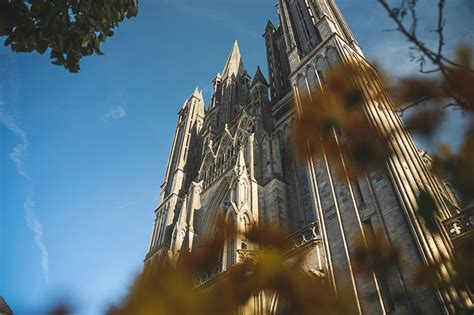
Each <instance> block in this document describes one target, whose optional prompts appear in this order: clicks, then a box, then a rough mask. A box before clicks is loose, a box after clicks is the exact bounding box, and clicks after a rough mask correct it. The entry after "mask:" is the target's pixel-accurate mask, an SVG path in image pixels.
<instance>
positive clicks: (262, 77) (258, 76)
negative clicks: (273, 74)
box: [251, 66, 270, 87]
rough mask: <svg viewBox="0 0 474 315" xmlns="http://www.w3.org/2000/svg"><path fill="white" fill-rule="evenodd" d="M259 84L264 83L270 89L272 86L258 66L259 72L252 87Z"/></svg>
mask: <svg viewBox="0 0 474 315" xmlns="http://www.w3.org/2000/svg"><path fill="white" fill-rule="evenodd" d="M258 82H262V83H263V84H264V85H265V86H266V87H269V86H270V85H269V84H268V82H267V80H265V76H264V75H263V73H262V71H261V70H260V67H259V66H257V72H256V73H255V75H254V77H253V81H252V85H251V86H254V85H255V84H257V83H258Z"/></svg>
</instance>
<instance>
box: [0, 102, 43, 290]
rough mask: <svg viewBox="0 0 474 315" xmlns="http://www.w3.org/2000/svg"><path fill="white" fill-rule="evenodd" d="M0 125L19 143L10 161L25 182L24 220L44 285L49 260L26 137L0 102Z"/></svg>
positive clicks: (13, 150)
mask: <svg viewBox="0 0 474 315" xmlns="http://www.w3.org/2000/svg"><path fill="white" fill-rule="evenodd" d="M0 124H1V125H3V126H4V127H5V128H6V129H8V130H9V131H11V132H12V133H13V134H14V135H15V136H16V137H17V138H18V139H19V141H20V142H19V143H18V144H17V145H15V146H14V147H13V149H12V150H11V152H10V155H9V156H10V159H11V160H12V161H13V163H15V166H16V169H17V171H18V173H19V174H20V175H21V176H22V177H23V178H24V179H25V180H26V182H27V189H26V190H27V192H26V198H25V202H24V204H23V210H24V213H25V220H26V223H27V225H28V228H29V229H30V230H31V231H32V232H33V236H34V238H35V243H36V245H37V246H38V248H39V250H40V253H41V267H42V269H43V276H44V278H45V281H46V283H48V282H49V259H48V249H47V248H46V244H45V242H44V240H43V227H42V225H41V223H40V221H39V219H38V217H37V216H36V214H35V212H34V206H35V203H34V199H33V192H34V189H33V183H32V180H31V178H30V177H29V176H28V173H27V171H26V168H25V164H24V155H25V154H26V152H27V150H28V145H29V144H28V137H27V135H26V132H25V131H24V130H23V129H21V128H20V127H19V126H18V125H17V123H16V122H15V120H14V119H13V117H12V116H10V115H9V114H8V113H7V112H6V109H5V103H4V102H3V101H0Z"/></svg>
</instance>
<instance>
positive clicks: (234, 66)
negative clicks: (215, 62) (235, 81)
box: [222, 40, 245, 78]
mask: <svg viewBox="0 0 474 315" xmlns="http://www.w3.org/2000/svg"><path fill="white" fill-rule="evenodd" d="M244 72H245V70H244V64H243V62H242V56H241V55H240V49H239V44H238V43H237V40H235V42H234V47H233V48H232V52H231V53H230V55H229V58H228V59H227V62H226V64H225V66H224V70H223V71H222V78H226V77H230V76H232V75H235V76H236V77H237V76H239V75H241V74H243V73H244Z"/></svg>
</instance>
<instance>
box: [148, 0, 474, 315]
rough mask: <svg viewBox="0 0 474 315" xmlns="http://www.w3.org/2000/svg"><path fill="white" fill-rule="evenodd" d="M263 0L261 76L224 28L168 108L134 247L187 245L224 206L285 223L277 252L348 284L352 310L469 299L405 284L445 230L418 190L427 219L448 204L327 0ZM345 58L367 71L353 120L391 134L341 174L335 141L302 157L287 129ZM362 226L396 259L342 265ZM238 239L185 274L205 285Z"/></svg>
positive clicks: (271, 302) (442, 250) (447, 251)
mask: <svg viewBox="0 0 474 315" xmlns="http://www.w3.org/2000/svg"><path fill="white" fill-rule="evenodd" d="M276 8H277V10H278V16H279V21H278V24H277V26H276V27H275V26H274V24H273V23H272V22H268V24H267V26H266V28H265V32H264V38H265V43H266V48H267V62H268V69H269V77H270V80H269V82H267V80H266V79H265V77H264V75H263V74H262V72H261V71H260V69H259V68H257V70H256V73H255V75H254V76H253V79H252V78H251V77H250V76H249V74H248V73H247V71H246V70H245V67H244V64H243V60H242V56H241V54H240V50H239V47H238V44H237V41H236V42H235V43H234V46H233V48H232V51H231V53H230V55H229V58H228V59H227V62H226V64H225V66H224V69H223V71H222V73H218V74H217V75H216V77H215V78H214V80H213V81H212V83H213V94H212V99H211V101H210V104H209V106H208V107H207V109H205V105H204V100H203V97H202V94H201V92H199V91H198V90H197V89H196V90H195V91H194V93H193V94H192V96H191V97H190V98H189V99H188V100H186V102H185V103H184V105H183V107H182V109H181V110H180V112H179V118H178V124H177V128H176V131H175V136H174V140H173V145H172V148H171V153H170V158H169V162H168V167H167V170H166V175H165V179H164V182H163V184H162V187H161V188H162V193H161V196H160V201H159V204H158V207H157V209H156V210H155V223H154V228H153V231H152V236H151V241H150V246H149V251H148V254H147V256H146V259H145V260H146V261H149V260H152V259H165V260H166V259H176V257H177V256H179V253H180V251H182V250H186V251H195V250H199V248H200V247H201V246H205V242H206V240H207V239H209V238H212V236H213V235H215V234H216V233H218V228H217V224H218V222H219V221H218V220H219V218H225V220H226V222H227V223H228V224H232V225H235V226H236V227H238V228H240V229H241V230H246V229H249V228H250V227H251V226H252V225H265V224H268V225H272V226H274V227H281V228H285V229H288V230H290V231H293V235H292V237H293V239H294V243H295V247H294V248H292V249H289V252H288V257H289V258H290V259H291V257H292V253H294V252H296V251H298V253H299V254H301V253H304V256H305V259H304V260H303V261H302V265H301V268H302V270H304V271H306V272H310V273H313V274H318V275H324V276H325V277H326V278H327V279H328V281H329V282H330V283H331V285H332V287H333V288H334V290H335V291H336V292H337V290H338V288H341V287H342V286H347V284H349V289H350V290H349V291H350V298H351V299H352V301H353V304H354V306H355V307H354V308H355V309H356V310H357V311H358V313H364V314H379V313H380V314H383V313H391V314H409V313H414V312H420V313H423V314H424V313H431V314H443V313H452V312H454V310H453V307H452V304H453V303H455V302H456V303H459V301H463V303H467V304H469V303H471V300H470V297H469V296H467V294H466V292H464V291H462V290H460V289H457V288H452V287H444V288H442V287H440V288H439V289H438V290H431V289H427V288H416V287H414V286H413V284H412V283H411V282H410V276H411V275H410V271H411V270H412V269H413V268H415V267H416V266H418V265H420V264H422V263H429V262H433V261H434V259H435V258H436V257H439V256H440V255H453V246H452V243H451V242H450V240H449V238H450V235H449V233H445V234H443V235H441V237H440V236H436V235H433V234H431V233H430V231H429V230H427V229H426V228H425V227H424V225H423V224H422V223H421V222H420V221H419V219H418V218H417V216H416V214H415V211H416V209H417V204H416V197H417V195H418V193H419V191H420V190H425V191H427V192H429V193H430V194H431V195H432V196H433V197H434V199H435V201H436V203H437V206H438V208H439V219H440V220H449V219H450V218H452V217H453V216H456V215H459V214H460V213H461V208H460V205H459V203H458V201H457V199H456V197H455V195H454V193H453V191H452V190H451V189H450V188H449V186H448V185H446V184H445V183H444V182H442V181H440V180H439V179H438V178H436V177H435V176H433V175H432V174H431V173H430V170H429V160H428V158H427V157H426V155H425V154H423V153H421V152H420V151H419V150H417V149H416V147H415V145H414V143H413V141H412V139H411V137H410V135H409V134H408V133H407V132H406V130H405V128H404V126H403V123H402V121H401V120H400V118H399V116H398V115H397V114H396V113H395V112H394V110H393V106H392V103H391V101H390V99H389V98H388V97H386V96H385V97H383V98H382V99H377V101H375V100H374V99H372V98H371V95H373V93H372V92H374V91H378V92H379V93H382V94H383V87H382V84H381V82H380V80H379V78H378V75H377V73H376V72H375V70H374V69H373V68H372V67H371V66H370V64H369V63H368V62H367V61H366V60H365V58H364V56H363V54H362V51H361V49H360V47H359V45H358V43H357V41H356V40H355V38H354V36H353V34H352V33H351V31H350V29H349V27H348V25H347V23H346V22H345V21H344V19H343V17H342V15H341V13H340V11H339V9H338V8H337V6H336V4H335V2H334V0H278V1H277V5H276ZM351 61H357V62H359V63H362V64H363V66H364V68H365V70H366V73H367V76H366V78H365V79H364V80H360V81H358V82H357V84H358V85H359V88H360V89H361V91H363V94H364V113H365V116H366V118H367V124H370V125H372V126H373V127H375V129H376V130H377V131H378V132H379V133H380V134H381V135H389V134H390V135H391V137H390V145H391V148H392V150H393V152H394V154H393V155H392V156H391V157H390V159H389V160H387V162H386V164H385V166H384V167H382V168H376V169H373V170H372V171H370V172H368V173H367V174H365V175H363V176H360V177H358V178H357V179H349V178H350V176H346V177H345V178H346V179H344V176H342V179H341V176H338V177H336V176H335V174H334V171H333V170H334V169H336V168H338V169H341V167H340V166H341V165H344V164H345V163H349V161H346V160H344V159H345V157H344V156H343V155H342V154H341V155H340V158H339V159H331V160H330V159H328V158H327V157H326V155H325V154H324V152H323V153H322V154H318V155H316V156H313V157H312V158H311V160H310V161H309V162H308V163H307V164H305V165H302V164H301V163H299V162H296V161H295V158H294V156H293V150H292V139H291V136H292V128H293V120H294V116H295V115H297V112H298V108H299V106H300V103H299V102H300V95H302V94H303V93H306V92H307V91H308V90H309V89H311V88H313V87H317V88H322V89H324V77H325V74H326V73H327V71H328V69H330V68H331V67H332V66H333V65H335V64H337V63H347V62H351ZM269 94H270V97H269ZM293 104H296V106H293ZM295 109H296V112H295ZM334 137H336V138H339V137H341V135H339V134H337V133H336V132H335V133H334ZM342 169H344V167H342ZM367 229H368V230H370V229H372V230H381V231H383V237H384V238H385V239H386V240H387V241H388V242H389V243H395V244H397V245H398V246H399V247H401V249H402V251H403V253H404V255H403V261H402V267H400V268H394V270H392V271H391V272H389V273H388V274H383V275H382V274H377V273H373V274H372V276H371V277H368V278H367V277H365V276H362V275H359V274H357V273H355V272H354V257H353V249H354V247H355V239H354V236H355V235H358V234H361V233H362V235H363V234H364V233H365V231H367ZM251 252H252V244H250V243H248V242H247V240H245V239H242V238H241V237H240V236H235V237H228V238H227V239H226V241H225V244H224V246H223V248H222V250H221V253H220V254H219V255H218V257H216V258H215V262H214V263H213V264H212V266H209V268H207V269H206V270H203V271H202V273H201V274H199V275H198V276H197V279H196V283H197V285H198V286H202V287H205V286H210V285H212V282H213V280H214V278H215V277H216V276H217V275H219V274H221V273H225V271H226V270H228V269H229V268H230V267H231V266H232V265H234V264H237V263H239V261H241V260H242V259H244V258H245V257H246V255H248V254H249V253H251ZM443 268H444V270H445V273H444V274H440V275H439V277H440V279H442V280H443V281H448V280H449V279H450V277H452V275H451V274H450V271H449V270H450V269H449V266H443ZM266 294H268V293H261V294H259V295H258V296H257V297H256V298H255V301H254V304H251V305H249V306H248V309H247V311H249V312H250V313H255V314H277V313H278V297H276V296H265V295H266Z"/></svg>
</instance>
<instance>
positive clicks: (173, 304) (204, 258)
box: [107, 228, 354, 315]
mask: <svg viewBox="0 0 474 315" xmlns="http://www.w3.org/2000/svg"><path fill="white" fill-rule="evenodd" d="M221 234H223V233H221ZM269 235H272V236H275V238H270V237H269ZM245 236H246V237H247V239H249V240H250V239H251V240H253V241H254V242H255V244H256V245H257V244H259V245H260V249H259V250H256V257H258V258H257V259H252V260H250V259H248V260H244V261H242V262H240V263H238V264H236V265H233V266H231V267H230V268H229V269H228V270H227V271H226V272H225V274H223V275H222V276H220V277H216V278H215V279H214V280H213V282H212V286H205V285H204V286H202V287H199V288H197V287H196V284H195V282H194V281H193V279H194V277H195V276H196V275H197V274H198V273H199V272H201V271H202V269H203V266H205V265H206V264H208V263H209V262H210V261H209V257H215V255H216V254H217V253H218V252H219V248H220V244H222V242H223V241H224V239H219V238H217V239H214V240H211V241H210V242H209V245H208V246H207V247H206V248H205V249H204V250H200V251H196V253H186V254H184V255H183V253H181V254H180V258H179V259H178V261H177V262H176V264H172V263H171V264H169V263H166V262H167V260H165V262H164V263H163V261H162V260H159V259H158V258H157V259H154V260H152V261H151V262H150V263H149V264H146V266H145V269H144V272H143V273H142V274H141V275H140V276H139V277H138V278H137V280H136V281H135V283H134V285H133V286H132V288H131V289H130V292H129V295H128V297H127V298H126V299H125V300H124V301H123V302H122V304H121V305H118V306H114V307H112V308H111V309H110V310H109V311H108V312H107V314H108V315H122V314H124V315H125V314H136V315H142V314H143V315H145V314H154V315H156V314H197V315H199V314H203V315H204V314H206V315H207V314H219V315H220V314H222V315H225V314H237V311H238V309H239V307H243V306H244V305H245V304H246V303H247V302H248V301H249V299H250V298H251V297H253V296H255V295H256V294H258V293H259V292H263V291H267V292H268V291H269V292H273V293H276V294H278V297H279V301H280V302H279V303H283V304H284V305H285V307H284V312H283V314H351V313H353V311H354V310H353V309H352V307H353V306H352V305H349V304H348V303H345V299H344V293H342V292H341V293H340V294H339V295H338V296H337V297H336V295H335V293H334V291H333V290H332V289H331V288H330V286H329V284H328V283H327V281H325V279H324V278H320V277H314V276H311V275H309V274H307V273H305V272H303V271H302V270H301V269H300V268H299V267H298V266H299V263H301V257H298V256H297V257H296V258H295V259H294V260H292V261H288V260H286V258H285V257H284V252H285V249H284V248H285V247H286V246H285V245H283V244H285V243H286V241H285V240H287V239H288V235H286V234H285V233H283V232H281V231H277V230H271V229H262V228H258V229H257V228H254V229H251V230H250V231H249V232H248V233H245Z"/></svg>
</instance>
